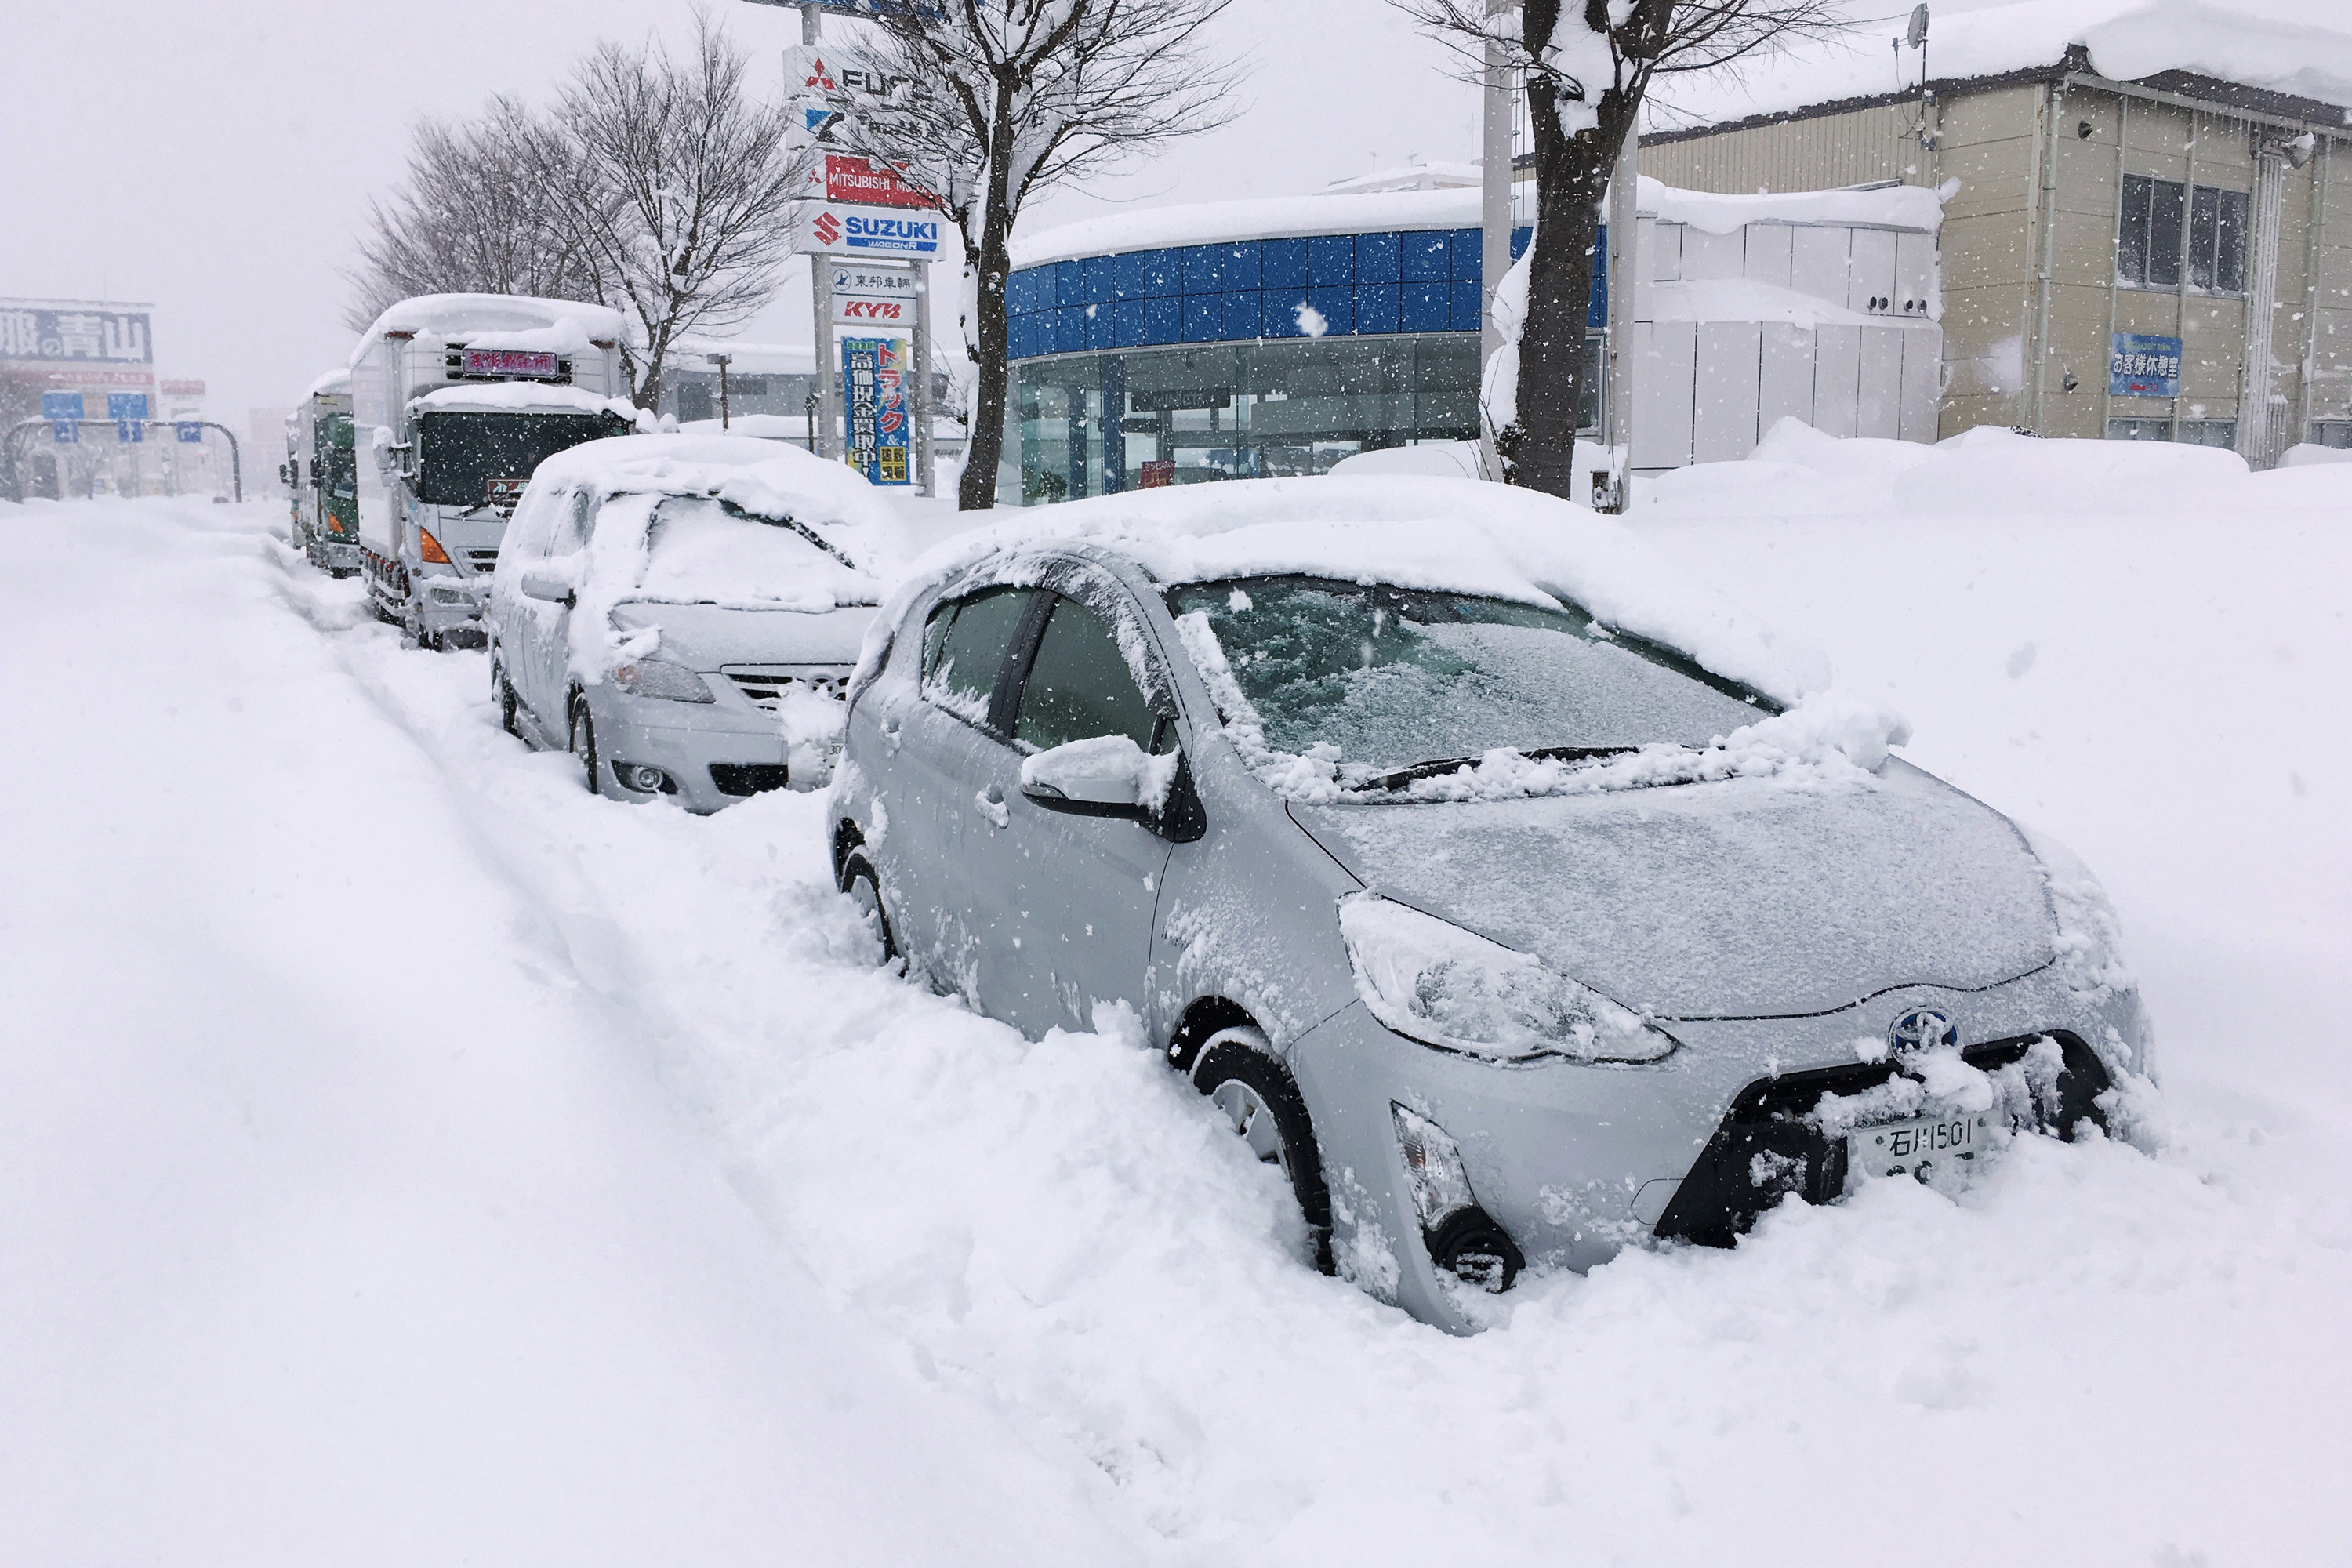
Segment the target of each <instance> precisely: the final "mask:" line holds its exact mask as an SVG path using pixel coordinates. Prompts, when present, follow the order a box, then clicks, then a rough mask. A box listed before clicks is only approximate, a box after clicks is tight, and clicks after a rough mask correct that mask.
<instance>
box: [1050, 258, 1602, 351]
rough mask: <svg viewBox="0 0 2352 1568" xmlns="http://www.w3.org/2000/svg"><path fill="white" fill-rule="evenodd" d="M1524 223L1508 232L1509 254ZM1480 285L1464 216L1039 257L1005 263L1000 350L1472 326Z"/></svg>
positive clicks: (1596, 312) (1597, 284)
mask: <svg viewBox="0 0 2352 1568" xmlns="http://www.w3.org/2000/svg"><path fill="white" fill-rule="evenodd" d="M1530 233H1532V231H1531V230H1529V229H1525V228H1522V229H1519V230H1517V231H1516V232H1514V233H1513V234H1512V236H1511V255H1512V256H1513V257H1514V258H1516V257H1517V256H1518V255H1519V253H1520V252H1521V251H1523V250H1524V249H1526V248H1527V244H1528V236H1529V235H1530ZM1604 243H1605V242H1604ZM1603 271H1604V269H1602V268H1595V269H1594V272H1593V279H1592V306H1591V324H1592V326H1593V328H1594V330H1596V331H1597V330H1599V328H1600V327H1601V323H1602V322H1603V321H1606V320H1607V319H1608V281H1607V279H1606V278H1605V277H1604V276H1603V275H1602V274H1603ZM1478 289H1479V236H1478V231H1477V230H1476V229H1475V228H1448V229H1412V230H1404V231H1401V232H1394V233H1380V234H1329V235H1315V236H1311V237H1306V238H1299V239H1245V240H1234V241H1232V242H1229V243H1225V244H1219V245H1187V246H1181V247H1169V248H1166V249H1160V250H1139V251H1129V252H1128V253H1127V254H1125V255H1121V256H1090V257H1086V258H1080V259H1076V260H1071V261H1055V262H1050V263H1048V264H1047V265H1045V266H1043V267H1030V268H1024V269H1022V270H1021V271H1018V272H1015V273H1014V274H1013V276H1012V278H1011V279H1010V280H1009V281H1008V283H1007V286H1006V290H1005V307H1006V314H1007V317H1008V319H1009V335H1010V340H1011V341H1010V348H1011V357H1013V359H1015V360H1024V359H1037V358H1040V357H1042V356H1044V355H1046V354H1067V353H1089V352H1096V353H1098V352H1101V351H1103V350H1106V349H1140V348H1158V347H1171V346H1174V345H1178V344H1183V343H1218V342H1225V343H1230V342H1245V341H1255V340H1256V339H1259V338H1314V337H1326V338H1328V337H1367V336H1383V335H1389V334H1393V333H1399V332H1475V331H1477V330H1478ZM1310 312H1311V314H1310ZM1318 319H1319V321H1318ZM1318 324H1319V326H1320V329H1321V330H1320V331H1310V330H1309V329H1310V328H1312V327H1315V326H1317V325H1318Z"/></svg>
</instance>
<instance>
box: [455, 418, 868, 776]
mask: <svg viewBox="0 0 2352 1568" xmlns="http://www.w3.org/2000/svg"><path fill="white" fill-rule="evenodd" d="M905 555H906V550H905V546H904V543H903V539H902V534H901V531H900V529H899V525H898V518H897V516H896V514H895V513H894V512H892V510H890V508H889V506H888V505H887V502H885V501H884V500H883V499H882V498H881V497H880V496H879V495H877V493H876V492H875V491H874V490H873V489H871V488H869V487H868V486H867V485H866V481H865V480H864V479H860V478H859V477H858V476H857V475H856V473H854V472H852V471H851V470H850V469H848V468H845V467H843V466H842V465H841V464H838V463H829V462H825V461H824V460H823V459H821V458H814V457H812V456H810V455H809V454H808V453H806V452H803V451H800V450H798V449H797V448H793V447H782V446H779V445H778V444H777V443H775V442H772V441H758V440H751V439H748V438H745V437H724V436H720V437H709V436H629V437H616V438H614V439H609V440H603V441H592V442H589V443H587V444H586V445H584V446H581V447H573V448H572V449H571V450H569V451H566V452H562V453H559V454H558V455H556V456H554V457H552V458H548V459H547V460H546V461H545V462H543V463H541V465H540V466H539V468H538V469H537V471H536V472H535V473H534V474H533V475H532V477H531V480H530V485H529V486H528V487H527V488H526V489H525V490H524V492H523V495H522V499H521V500H520V502H519V503H518V505H517V507H516V509H515V515H514V521H513V523H512V524H511V526H509V529H508V531H507V534H506V539H505V541H504V543H503V544H502V546H501V548H500V552H499V561H498V572H497V574H496V576H495V578H494V580H493V583H494V585H493V588H492V591H491V595H490V601H489V613H488V617H487V620H488V635H489V644H490V680H491V690H492V693H493V695H494V697H495V699H496V700H497V702H498V704H499V714H500V717H501V719H502V720H503V721H504V722H505V725H506V727H507V729H508V731H509V732H510V733H513V734H515V735H518V736H520V737H521V738H522V739H523V740H524V741H525V742H528V743H530V744H532V745H535V746H543V747H550V748H556V749H566V750H569V751H570V752H572V754H573V756H575V757H576V758H577V759H578V760H579V763H580V768H581V777H582V780H583V783H585V784H586V785H587V787H588V788H589V789H591V790H593V791H595V792H596V793H598V794H600V795H608V796H612V797H614V798H617V799H624V800H637V801H651V800H656V799H662V798H668V799H671V800H673V801H675V802H677V804H679V805H684V806H686V807H687V808H688V810H691V811H698V812H712V811H717V810H719V809H720V808H721V807H723V806H726V805H730V804H731V803H733V802H735V801H737V800H740V799H741V798H743V797H744V796H747V795H756V794H759V793H761V791H764V790H771V789H782V788H786V787H798V788H810V787H814V786H815V785H817V784H823V783H824V782H825V781H826V780H828V779H829V778H830V777H831V774H832V765H833V756H834V754H835V752H836V751H837V750H838V746H839V738H840V733H841V694H842V691H843V689H844V687H845V683H846V681H847V679H848V677H849V675H850V672H851V670H852V668H854V667H855V666H856V661H857V652H858V646H859V644H860V642H861V641H862V640H863V638H864V637H865V635H866V625H867V623H868V622H870V621H871V620H872V619H873V618H874V613H875V607H876V606H877V605H878V604H879V603H880V602H881V598H882V595H883V592H884V588H885V583H886V576H887V574H890V573H891V572H893V571H894V570H895V569H896V568H897V566H898V563H900V562H902V561H903V560H904V558H905Z"/></svg>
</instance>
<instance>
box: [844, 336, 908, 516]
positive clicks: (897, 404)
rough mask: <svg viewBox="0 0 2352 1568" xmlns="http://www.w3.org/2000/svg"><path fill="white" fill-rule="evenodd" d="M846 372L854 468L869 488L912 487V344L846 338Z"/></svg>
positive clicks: (877, 339)
mask: <svg viewBox="0 0 2352 1568" xmlns="http://www.w3.org/2000/svg"><path fill="white" fill-rule="evenodd" d="M841 372H842V385H843V387H844V389H845V391H846V392H847V393H848V395H849V465H850V467H852V468H856V470H857V471H858V472H860V473H862V474H864V475H865V476H866V482H867V483H868V484H876V485H911V484H913V483H914V482H915V479H914V474H913V471H912V469H911V468H910V467H909V465H908V461H907V454H908V436H909V435H910V434H911V433H912V430H913V423H914V422H913V420H912V418H911V416H909V414H908V408H907V345H906V344H904V343H903V342H899V341H898V340H897V339H896V338H844V339H842V340H841Z"/></svg>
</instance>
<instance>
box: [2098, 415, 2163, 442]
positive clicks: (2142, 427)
mask: <svg viewBox="0 0 2352 1568" xmlns="http://www.w3.org/2000/svg"><path fill="white" fill-rule="evenodd" d="M2107 439H2108V440H2110V441H2169V440H2171V439H2172V421H2171V420H2169V419H2110V420H2108V421H2107Z"/></svg>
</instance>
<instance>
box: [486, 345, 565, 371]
mask: <svg viewBox="0 0 2352 1568" xmlns="http://www.w3.org/2000/svg"><path fill="white" fill-rule="evenodd" d="M461 363H462V365H463V368H464V370H465V373H466V374H467V375H554V374H559V373H560V371H561V369H562V367H561V366H560V365H559V364H558V363H556V356H555V355H553V354H551V353H526V352H524V351H523V350H520V349H467V350H465V351H464V357H463V360H462V362H461Z"/></svg>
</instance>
